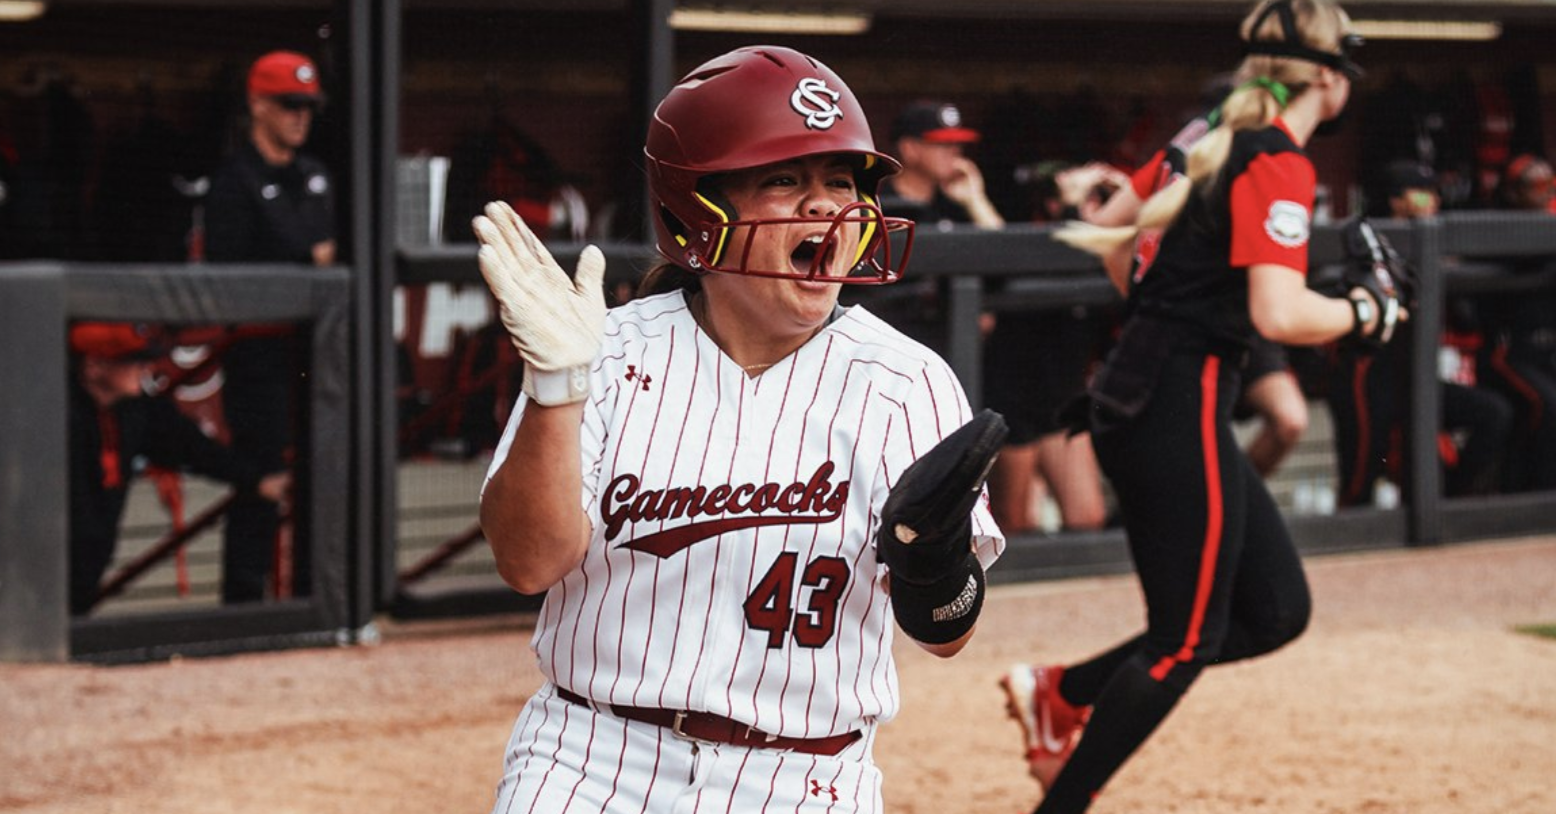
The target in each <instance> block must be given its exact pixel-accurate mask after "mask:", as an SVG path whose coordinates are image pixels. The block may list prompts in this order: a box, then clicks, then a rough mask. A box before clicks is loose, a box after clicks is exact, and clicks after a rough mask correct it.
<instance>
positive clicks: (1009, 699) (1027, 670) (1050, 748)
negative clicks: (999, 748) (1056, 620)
mask: <svg viewBox="0 0 1556 814" xmlns="http://www.w3.org/2000/svg"><path fill="white" fill-rule="evenodd" d="M1063 676H1064V668H1063V667H1058V666H1050V667H1034V666H1032V665H1030V664H1017V665H1015V666H1014V667H1011V668H1010V670H1009V671H1008V672H1007V673H1005V675H1004V676H1002V677H1001V678H1000V689H1003V690H1004V691H1005V699H1006V702H1005V712H1006V714H1007V715H1009V716H1010V717H1012V718H1014V719H1015V720H1016V723H1017V724H1020V725H1021V735H1022V744H1023V745H1024V746H1025V748H1026V758H1027V769H1028V771H1029V772H1030V773H1031V774H1032V776H1033V777H1035V778H1037V782H1038V783H1040V784H1041V785H1042V787H1043V788H1044V789H1045V790H1046V789H1047V788H1048V787H1049V785H1050V784H1051V783H1052V782H1053V779H1054V776H1055V775H1057V774H1059V770H1060V769H1062V768H1064V764H1065V762H1066V761H1068V760H1069V759H1070V754H1071V753H1072V752H1074V751H1075V744H1076V742H1077V741H1079V740H1080V734H1081V728H1082V727H1083V726H1085V724H1086V716H1087V714H1088V713H1089V712H1090V711H1091V710H1090V708H1089V707H1076V706H1071V705H1070V703H1069V702H1068V701H1065V700H1064V698H1063V697H1062V696H1060V695H1059V679H1060V678H1062V677H1063Z"/></svg>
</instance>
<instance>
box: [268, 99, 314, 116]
mask: <svg viewBox="0 0 1556 814" xmlns="http://www.w3.org/2000/svg"><path fill="white" fill-rule="evenodd" d="M272 98H273V99H275V103H276V104H277V105H280V106H281V108H282V109H283V110H287V111H290V112H292V113H296V112H298V111H300V110H311V111H317V110H318V109H319V100H317V99H314V98H313V97H311V96H275V97H272Z"/></svg>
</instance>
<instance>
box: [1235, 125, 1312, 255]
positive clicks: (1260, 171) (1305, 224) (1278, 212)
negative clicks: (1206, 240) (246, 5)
mask: <svg viewBox="0 0 1556 814" xmlns="http://www.w3.org/2000/svg"><path fill="white" fill-rule="evenodd" d="M1317 181H1318V177H1317V174H1316V173H1314V171H1313V163H1312V162H1311V161H1309V160H1308V159H1307V157H1306V156H1304V155H1302V154H1301V153H1273V154H1271V153H1266V154H1263V155H1260V156H1257V157H1255V158H1254V160H1253V161H1251V162H1249V163H1248V168H1247V169H1246V170H1244V171H1243V174H1242V175H1239V176H1238V177H1237V178H1236V179H1235V180H1234V181H1232V191H1231V200H1230V203H1231V214H1232V247H1231V264H1232V266H1233V267H1235V268H1247V267H1248V266H1252V265H1254V264H1256V263H1275V264H1278V265H1282V266H1289V267H1291V268H1294V269H1296V270H1297V271H1299V272H1302V273H1303V274H1306V273H1307V243H1308V236H1309V233H1310V232H1311V231H1312V219H1313V189H1314V184H1316V183H1317Z"/></svg>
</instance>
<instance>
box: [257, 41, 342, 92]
mask: <svg viewBox="0 0 1556 814" xmlns="http://www.w3.org/2000/svg"><path fill="white" fill-rule="evenodd" d="M249 93H252V94H254V95H255V96H295V97H301V98H305V99H321V98H323V96H324V91H323V90H322V89H321V88H320V87H319V69H318V67H317V66H315V65H314V64H313V60H311V59H309V58H307V57H305V56H303V55H302V54H299V53H296V52H294V51H271V52H270V53H268V54H265V55H264V56H262V57H260V58H259V59H256V60H254V67H252V68H250V69H249Z"/></svg>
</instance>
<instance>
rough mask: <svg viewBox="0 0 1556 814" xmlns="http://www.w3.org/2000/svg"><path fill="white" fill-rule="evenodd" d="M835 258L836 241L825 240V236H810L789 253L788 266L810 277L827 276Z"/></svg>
mask: <svg viewBox="0 0 1556 814" xmlns="http://www.w3.org/2000/svg"><path fill="white" fill-rule="evenodd" d="M836 256H837V240H836V239H835V238H834V239H832V240H827V239H826V236H825V235H811V236H810V237H807V238H805V239H804V240H802V241H800V245H798V246H796V247H794V251H792V252H790V253H789V265H790V266H791V267H793V268H794V270H795V271H797V272H799V273H801V274H805V275H810V274H818V275H828V274H830V273H831V272H830V269H831V268H832V266H833V265H834V263H833V259H834V258H835V257H836Z"/></svg>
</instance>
